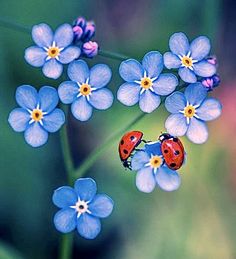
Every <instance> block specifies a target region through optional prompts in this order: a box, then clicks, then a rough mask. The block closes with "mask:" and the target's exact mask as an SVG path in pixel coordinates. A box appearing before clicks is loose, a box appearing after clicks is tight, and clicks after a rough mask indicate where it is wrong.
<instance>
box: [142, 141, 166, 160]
mask: <svg viewBox="0 0 236 259" xmlns="http://www.w3.org/2000/svg"><path fill="white" fill-rule="evenodd" d="M145 151H146V152H147V153H148V154H149V155H150V156H151V155H158V156H160V155H162V153H161V143H160V142H159V141H154V142H149V143H146V144H145Z"/></svg>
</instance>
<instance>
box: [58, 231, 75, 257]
mask: <svg viewBox="0 0 236 259" xmlns="http://www.w3.org/2000/svg"><path fill="white" fill-rule="evenodd" d="M72 245H73V233H70V234H63V235H62V236H61V246H60V251H59V259H69V258H71V254H72Z"/></svg>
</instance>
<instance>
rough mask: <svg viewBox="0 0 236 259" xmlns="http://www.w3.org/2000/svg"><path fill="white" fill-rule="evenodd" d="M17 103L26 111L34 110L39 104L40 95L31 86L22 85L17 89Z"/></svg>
mask: <svg viewBox="0 0 236 259" xmlns="http://www.w3.org/2000/svg"><path fill="white" fill-rule="evenodd" d="M16 101H17V103H18V104H19V105H20V106H21V107H22V108H24V109H30V110H33V109H34V108H36V107H37V104H38V93H37V91H36V89H35V88H34V87H33V86H31V85H22V86H19V87H18V88H17V89H16Z"/></svg>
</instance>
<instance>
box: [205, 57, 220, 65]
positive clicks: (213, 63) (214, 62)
mask: <svg viewBox="0 0 236 259" xmlns="http://www.w3.org/2000/svg"><path fill="white" fill-rule="evenodd" d="M207 62H208V63H210V64H212V65H217V63H218V62H217V58H216V57H215V56H212V57H209V58H208V59H207Z"/></svg>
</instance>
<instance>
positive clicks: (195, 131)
mask: <svg viewBox="0 0 236 259" xmlns="http://www.w3.org/2000/svg"><path fill="white" fill-rule="evenodd" d="M165 107H166V109H167V110H168V111H169V112H170V113H172V114H171V115H170V116H169V117H168V118H167V120H166V122H165V127H166V129H167V131H168V133H169V134H171V135H173V136H183V135H185V134H186V136H187V137H188V138H189V140H191V141H192V142H194V143H196V144H202V143H204V142H205V141H206V140H207V138H208V130H207V126H206V123H205V122H206V121H211V120H214V119H216V118H217V117H219V116H220V114H221V109H222V107H221V104H220V102H219V101H218V100H217V99H215V98H207V89H205V88H204V87H203V85H202V84H201V83H195V84H190V85H189V86H188V87H187V88H186V89H185V92H184V94H183V93H181V92H174V93H173V94H171V95H170V96H168V97H167V98H166V101H165Z"/></svg>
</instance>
